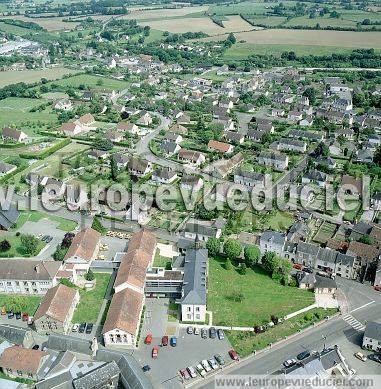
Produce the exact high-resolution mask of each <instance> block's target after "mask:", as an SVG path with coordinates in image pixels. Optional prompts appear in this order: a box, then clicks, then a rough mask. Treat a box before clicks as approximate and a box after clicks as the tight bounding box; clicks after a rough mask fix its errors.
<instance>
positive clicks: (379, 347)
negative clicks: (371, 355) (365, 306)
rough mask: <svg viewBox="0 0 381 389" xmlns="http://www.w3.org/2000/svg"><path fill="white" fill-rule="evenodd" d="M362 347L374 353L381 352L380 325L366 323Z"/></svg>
mask: <svg viewBox="0 0 381 389" xmlns="http://www.w3.org/2000/svg"><path fill="white" fill-rule="evenodd" d="M362 347H363V348H365V349H367V350H373V351H375V352H380V351H381V323H377V322H375V321H369V322H367V323H366V327H365V331H364V337H363V340H362Z"/></svg>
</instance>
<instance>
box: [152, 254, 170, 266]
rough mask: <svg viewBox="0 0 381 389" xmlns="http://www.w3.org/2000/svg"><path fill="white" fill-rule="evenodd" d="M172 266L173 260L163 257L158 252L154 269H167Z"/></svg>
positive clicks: (154, 260) (154, 261)
mask: <svg viewBox="0 0 381 389" xmlns="http://www.w3.org/2000/svg"><path fill="white" fill-rule="evenodd" d="M167 266H171V258H167V257H163V256H162V255H160V251H159V250H156V254H155V258H154V259H153V267H165V268H166V267H167Z"/></svg>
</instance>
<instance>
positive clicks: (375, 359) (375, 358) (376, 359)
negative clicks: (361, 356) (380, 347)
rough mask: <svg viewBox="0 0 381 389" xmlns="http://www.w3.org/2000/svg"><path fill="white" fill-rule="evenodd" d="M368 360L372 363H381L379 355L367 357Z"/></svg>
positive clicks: (380, 355)
mask: <svg viewBox="0 0 381 389" xmlns="http://www.w3.org/2000/svg"><path fill="white" fill-rule="evenodd" d="M368 358H369V359H371V360H372V361H374V362H378V363H381V354H373V355H369V357H368Z"/></svg>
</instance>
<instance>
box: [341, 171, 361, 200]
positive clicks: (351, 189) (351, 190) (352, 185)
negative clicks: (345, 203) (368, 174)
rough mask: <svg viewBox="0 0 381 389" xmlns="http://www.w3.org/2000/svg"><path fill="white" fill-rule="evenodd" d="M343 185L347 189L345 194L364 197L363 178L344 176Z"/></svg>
mask: <svg viewBox="0 0 381 389" xmlns="http://www.w3.org/2000/svg"><path fill="white" fill-rule="evenodd" d="M341 185H342V186H343V187H345V188H346V190H345V192H346V193H347V194H351V195H358V196H361V195H362V187H363V183H362V179H361V177H359V178H355V177H352V176H349V175H348V174H344V175H343V177H342V179H341Z"/></svg>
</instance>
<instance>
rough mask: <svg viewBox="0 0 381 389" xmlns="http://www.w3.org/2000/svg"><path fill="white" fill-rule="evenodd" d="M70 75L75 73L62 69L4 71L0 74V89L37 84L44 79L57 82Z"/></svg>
mask: <svg viewBox="0 0 381 389" xmlns="http://www.w3.org/2000/svg"><path fill="white" fill-rule="evenodd" d="M71 73H76V71H75V70H72V69H68V68H63V67H57V68H48V69H31V70H23V71H17V70H6V71H4V72H0V88H3V87H4V86H6V85H11V84H16V83H18V82H25V83H26V84H32V83H34V82H39V81H40V80H41V78H46V79H47V80H57V79H59V78H62V76H65V75H66V74H71Z"/></svg>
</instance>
